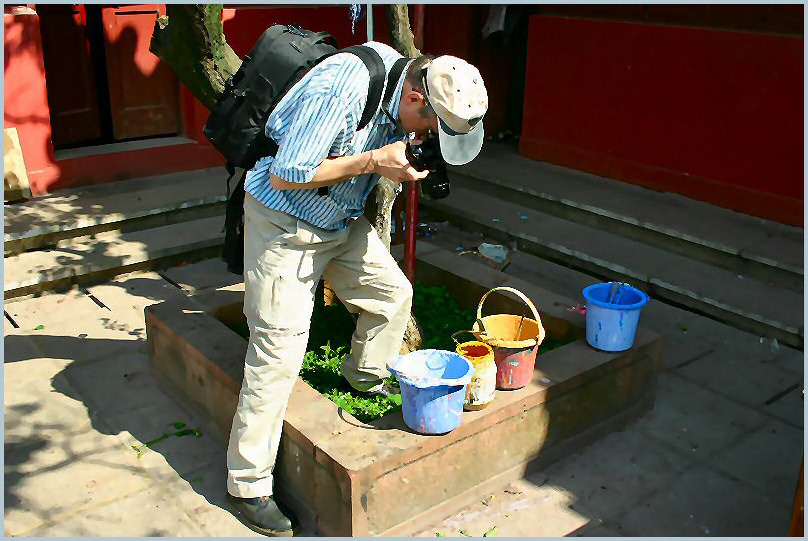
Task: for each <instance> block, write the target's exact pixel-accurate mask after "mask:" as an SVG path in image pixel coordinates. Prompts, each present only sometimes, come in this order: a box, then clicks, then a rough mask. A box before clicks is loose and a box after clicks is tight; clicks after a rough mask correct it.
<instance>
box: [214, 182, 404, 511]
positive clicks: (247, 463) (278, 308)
mask: <svg viewBox="0 0 808 541" xmlns="http://www.w3.org/2000/svg"><path fill="white" fill-rule="evenodd" d="M244 227H245V242H244V284H245V295H244V314H245V315H246V316H247V325H248V326H249V329H250V341H249V345H248V347H247V356H246V358H245V360H244V381H243V383H242V387H241V395H240V397H239V402H238V408H237V410H236V415H235V417H234V419H233V426H232V429H231V431H230V443H229V446H228V449H227V469H228V475H227V489H228V491H229V492H230V494H232V495H233V496H239V497H243V498H250V497H258V496H268V495H271V494H272V492H273V491H272V470H273V468H274V466H275V459H276V458H277V454H278V445H279V443H280V438H281V432H282V429H283V417H284V414H285V413H286V405H287V403H288V401H289V396H290V394H291V392H292V387H293V386H294V384H295V381H296V380H297V376H298V373H299V372H300V367H301V365H302V363H303V355H304V354H305V352H306V343H307V341H308V336H309V326H310V324H311V314H312V310H313V309H314V292H315V288H316V286H317V283H318V281H319V280H320V277H321V276H324V277H325V278H326V279H327V280H328V281H329V282H330V284H331V286H332V288H333V290H334V292H335V293H336V295H337V297H338V298H339V299H340V300H341V301H342V302H343V304H345V306H346V307H347V308H348V310H350V311H351V312H353V313H357V314H359V318H358V321H357V325H356V332H354V334H353V337H352V340H351V354H350V355H348V356H347V357H346V359H345V361H344V362H343V365H342V373H343V375H344V376H345V378H346V379H347V380H348V382H349V383H350V384H351V385H352V386H353V387H355V388H357V389H359V390H367V389H370V388H371V387H374V386H375V385H378V384H379V383H381V379H382V378H384V377H387V376H388V375H389V372H388V370H387V367H386V363H387V361H388V360H389V359H391V358H393V357H394V356H396V355H397V354H398V352H399V349H400V347H401V341H402V340H403V337H404V331H405V329H406V326H407V321H408V320H409V315H410V307H411V305H412V286H411V285H410V283H409V281H408V280H407V278H406V277H405V276H404V273H403V272H402V271H401V269H399V267H398V265H397V264H396V262H395V260H394V259H393V257H392V256H391V255H390V252H389V251H388V250H387V249H386V248H385V247H384V245H383V244H382V242H381V240H380V239H379V237H378V235H377V233H376V231H375V230H374V229H373V227H372V226H371V225H370V223H369V222H368V221H367V219H366V218H364V217H360V218H357V219H356V220H353V221H352V222H351V223H350V225H349V226H348V227H347V228H345V229H342V230H339V231H329V230H326V229H321V228H318V227H315V226H313V225H311V224H309V223H307V222H304V221H303V220H299V219H297V218H295V217H294V216H291V215H289V214H286V213H283V212H278V211H274V210H271V209H269V208H267V207H266V206H264V205H263V204H261V203H260V202H259V201H257V200H256V199H255V198H253V197H252V196H250V194H246V197H245V201H244Z"/></svg>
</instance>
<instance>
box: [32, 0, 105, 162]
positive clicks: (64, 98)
mask: <svg viewBox="0 0 808 541" xmlns="http://www.w3.org/2000/svg"><path fill="white" fill-rule="evenodd" d="M37 13H38V14H39V24H40V28H41V30H42V52H43V56H44V61H45V73H46V78H45V84H46V86H47V89H48V104H49V105H50V115H51V119H50V120H51V129H52V139H53V144H54V146H55V147H57V148H59V147H61V146H64V145H68V144H71V143H76V142H80V141H86V140H91V139H97V138H98V137H100V136H101V120H100V113H99V107H98V99H97V91H96V74H95V69H94V67H93V60H92V55H91V46H90V39H89V35H88V31H87V17H86V12H85V9H84V6H83V5H78V4H72V5H70V4H68V5H49V4H39V5H37Z"/></svg>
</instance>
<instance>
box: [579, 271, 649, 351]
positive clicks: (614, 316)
mask: <svg viewBox="0 0 808 541" xmlns="http://www.w3.org/2000/svg"><path fill="white" fill-rule="evenodd" d="M616 286H617V284H616V283H615V282H606V283H602V284H594V285H591V286H589V287H586V288H584V291H583V293H584V299H586V341H587V342H589V345H590V346H592V347H594V348H597V349H600V350H603V351H625V350H627V349H631V346H633V345H634V336H635V335H636V334H637V324H638V323H639V321H640V311H641V310H642V307H643V306H645V305H646V303H647V302H648V295H646V294H645V293H643V292H642V291H640V290H639V289H636V288H634V287H631V286H630V285H627V284H621V285H620V286H619V288H620V289H619V291H618V292H617V294H616V295H615V298H614V299H613V303H611V304H610V303H609V302H608V301H609V296H610V294H611V293H612V292H613V291H614V290H613V289H612V288H613V287H615V288H616Z"/></svg>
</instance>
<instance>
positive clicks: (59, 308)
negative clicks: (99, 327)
mask: <svg viewBox="0 0 808 541" xmlns="http://www.w3.org/2000/svg"><path fill="white" fill-rule="evenodd" d="M4 310H5V312H6V313H7V314H8V315H9V316H11V319H13V320H14V322H15V323H16V324H17V325H18V326H19V329H20V332H25V331H33V330H35V329H36V327H38V326H40V325H42V326H44V327H45V329H44V330H49V329H50V328H51V327H53V326H54V325H58V324H60V323H64V322H65V321H70V320H76V319H82V320H85V319H94V318H97V317H103V316H105V315H107V312H108V310H104V309H103V308H102V307H100V306H98V305H97V304H96V303H94V302H93V300H92V299H91V298H90V297H89V296H88V295H87V294H86V293H85V292H84V291H81V290H80V289H78V288H73V289H71V290H69V291H66V292H64V293H53V294H44V295H42V296H40V297H33V298H28V299H23V300H17V301H12V302H8V303H6V304H5V306H4Z"/></svg>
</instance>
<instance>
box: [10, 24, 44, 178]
mask: <svg viewBox="0 0 808 541" xmlns="http://www.w3.org/2000/svg"><path fill="white" fill-rule="evenodd" d="M3 23H4V29H5V33H4V34H3V44H4V46H5V55H4V56H5V62H4V65H3V75H4V83H5V85H4V96H3V100H4V109H3V115H4V118H3V120H4V123H3V128H14V127H16V128H17V132H18V134H19V136H20V145H21V146H22V155H23V159H24V160H25V166H26V169H27V170H28V181H29V183H30V185H31V189H32V191H33V192H34V193H36V192H41V191H42V187H41V186H40V182H39V177H40V175H39V172H40V171H41V170H42V169H44V168H47V167H48V165H49V164H50V163H52V162H53V149H52V147H51V146H50V145H49V144H48V143H49V141H50V136H51V128H50V110H49V108H48V96H47V90H46V89H45V65H44V63H43V62H42V37H41V36H40V33H39V19H38V17H37V16H36V15H35V14H28V13H20V14H9V13H6V14H5V15H4V16H3Z"/></svg>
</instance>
